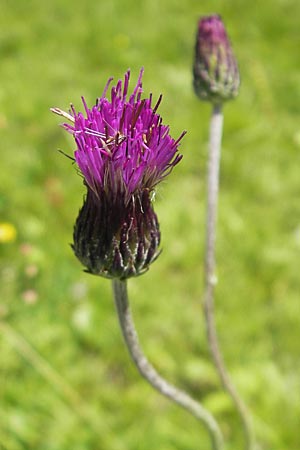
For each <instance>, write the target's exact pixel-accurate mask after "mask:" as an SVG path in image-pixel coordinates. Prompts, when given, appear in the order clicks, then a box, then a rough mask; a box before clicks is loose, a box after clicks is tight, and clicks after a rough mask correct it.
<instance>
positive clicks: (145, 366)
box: [113, 279, 224, 450]
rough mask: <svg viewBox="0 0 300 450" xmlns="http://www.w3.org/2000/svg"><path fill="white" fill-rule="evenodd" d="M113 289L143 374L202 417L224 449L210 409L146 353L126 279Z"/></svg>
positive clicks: (130, 346) (216, 443)
mask: <svg viewBox="0 0 300 450" xmlns="http://www.w3.org/2000/svg"><path fill="white" fill-rule="evenodd" d="M113 293H114V299H115V305H116V309H117V313H118V317H119V322H120V326H121V329H122V333H123V337H124V340H125V343H126V345H127V349H128V351H129V354H130V356H131V358H132V360H133V362H134V364H135V365H136V367H137V369H138V370H139V372H140V374H141V375H142V376H143V377H144V378H145V379H146V380H147V381H148V382H149V383H150V384H151V386H152V387H154V389H156V390H157V391H158V392H160V393H161V394H162V395H164V396H166V397H168V398H169V399H170V400H172V401H173V402H175V403H177V404H178V405H180V406H182V407H183V408H184V409H186V410H187V411H189V412H190V413H191V414H192V415H193V416H194V417H196V418H197V419H198V420H200V421H201V422H202V423H203V425H204V426H205V427H206V428H207V430H208V432H209V434H210V438H211V443H212V448H213V449H214V450H223V448H224V447H223V437H222V433H221V431H220V429H219V426H218V424H217V422H216V421H215V419H214V417H213V416H212V415H211V414H210V412H209V411H207V410H206V409H205V408H204V407H203V406H202V405H201V404H200V403H198V402H196V401H195V400H194V399H193V398H191V397H190V396H189V395H188V394H186V393H185V392H183V391H181V390H179V389H177V388H176V387H174V386H172V385H171V384H169V383H168V382H167V381H166V380H165V379H164V378H163V377H161V376H160V375H159V374H158V373H157V371H156V370H155V369H154V368H153V367H152V365H151V364H150V363H149V361H148V360H147V358H146V356H145V355H144V353H143V351H142V349H141V347H140V344H139V340H138V336H137V332H136V330H135V326H134V322H133V319H132V315H131V311H130V306H129V301H128V294H127V284H126V281H121V280H117V279H115V280H113ZM199 448H200V447H199Z"/></svg>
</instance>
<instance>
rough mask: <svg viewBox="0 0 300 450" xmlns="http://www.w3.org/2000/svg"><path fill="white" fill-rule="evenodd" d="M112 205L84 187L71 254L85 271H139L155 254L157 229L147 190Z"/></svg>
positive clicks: (121, 274) (120, 274)
mask: <svg viewBox="0 0 300 450" xmlns="http://www.w3.org/2000/svg"><path fill="white" fill-rule="evenodd" d="M119 202H120V203H119V204H118V201H117V202H116V203H115V204H114V205H112V204H111V202H110V200H109V198H106V197H105V196H103V197H102V198H101V202H99V200H98V198H97V197H96V196H95V194H94V193H93V192H92V191H90V190H88V193H87V198H86V200H85V202H84V204H83V207H82V209H81V210H80V212H79V216H78V218H77V221H76V224H75V227H74V236H73V237H74V244H73V246H72V248H73V250H74V253H75V255H76V256H77V258H78V259H79V260H80V261H81V263H82V264H83V265H84V266H85V267H86V268H87V272H90V273H92V274H95V275H101V276H103V277H105V278H120V279H126V278H129V277H132V276H137V275H141V274H142V273H144V272H145V271H146V270H148V268H149V265H150V264H151V263H152V262H153V261H154V260H155V259H156V258H157V256H158V255H159V253H160V252H159V250H158V247H159V244H160V231H159V224H158V220H157V217H156V214H155V212H154V211H153V208H152V205H151V200H150V197H149V192H147V190H144V191H143V193H142V194H141V196H137V197H132V199H131V200H130V202H129V203H128V204H127V205H126V206H124V203H123V201H122V199H120V200H119Z"/></svg>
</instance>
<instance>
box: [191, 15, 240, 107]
mask: <svg viewBox="0 0 300 450" xmlns="http://www.w3.org/2000/svg"><path fill="white" fill-rule="evenodd" d="M193 72H194V89H195V92H196V94H197V95H198V97H200V99H201V100H207V101H210V102H212V103H215V104H217V103H222V102H224V101H225V100H230V99H232V98H234V97H236V96H237V94H238V90H239V85H240V77H239V71H238V66H237V62H236V59H235V56H234V54H233V51H232V48H231V45H230V41H229V38H228V36H227V33H226V30H225V27H224V24H223V22H222V19H221V17H220V16H218V15H213V16H208V17H203V18H202V19H200V20H199V23H198V30H197V35H196V47H195V60H194V70H193Z"/></svg>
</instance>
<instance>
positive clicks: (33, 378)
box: [0, 0, 300, 450]
mask: <svg viewBox="0 0 300 450" xmlns="http://www.w3.org/2000/svg"><path fill="white" fill-rule="evenodd" d="M212 12H217V13H219V14H221V15H222V17H223V19H224V21H225V23H226V26H227V28H228V32H229V34H230V36H231V39H232V41H233V46H234V49H235V52H236V55H237V57H238V60H239V64H240V70H241V76H242V87H241V92H240V96H239V97H238V99H237V100H236V101H235V102H232V103H230V104H228V105H226V107H225V129H224V145H223V155H222V170H221V198H220V210H219V226H218V244H217V247H218V249H217V253H218V255H217V256H218V275H219V284H218V289H217V298H216V304H217V310H216V314H217V324H218V331H219V335H220V341H221V346H222V349H223V352H224V357H225V360H226V362H227V365H228V368H229V369H230V372H231V373H232V376H233V378H234V380H235V383H236V384H237V386H238V388H239V390H240V392H241V393H242V395H243V397H244V398H245V400H246V402H247V404H248V405H249V407H250V408H251V410H252V413H253V416H254V423H255V429H256V432H257V436H258V440H259V443H260V444H259V449H261V450H267V449H269V450H283V449H287V448H288V449H289V450H297V449H299V448H300V440H299V415H300V402H299V398H300V378H299V371H300V362H299V351H300V343H299V342H300V339H299V293H300V280H299V269H298V263H297V261H298V260H299V252H300V202H299V198H300V181H299V180H300V178H299V165H300V125H299V102H300V71H299V67H300V53H299V44H300V32H299V15H300V4H299V2H298V1H296V0H266V1H265V2H259V1H258V0H254V1H252V2H245V1H244V0H237V1H233V0H226V1H225V0H219V1H216V0H210V1H208V0H204V1H202V2H199V1H197V2H196V1H194V0H187V1H185V2H179V1H175V0H174V1H171V0H145V1H143V2H140V3H137V2H135V1H133V0H126V1H125V0H106V1H93V0H92V1H90V2H80V1H77V0H74V1H73V2H71V1H69V0H53V1H51V2H41V1H38V0H28V1H26V2H25V1H24V0H20V1H17V2H12V1H10V0H2V2H1V17H0V56H1V83H0V133H1V147H2V149H1V166H0V174H1V185H0V222H1V226H2V239H1V241H0V258H1V259H0V319H1V321H0V377H1V380H0V381H1V382H0V404H1V418H0V447H1V449H3V450H23V449H32V450H34V449H43V450H57V449H59V450H87V449H93V450H102V449H112V450H128V449H130V450H137V449H138V450H150V449H151V450H152V449H154V448H158V449H163V450H190V449H195V448H200V446H201V450H209V449H210V446H209V439H208V436H207V432H206V431H205V430H204V429H203V427H201V426H200V425H198V424H197V422H195V420H194V419H193V418H192V417H189V416H188V414H187V413H185V412H184V411H181V410H180V409H179V408H178V407H176V406H174V405H172V404H170V403H169V402H168V401H167V400H165V399H163V398H160V397H159V396H158V394H157V393H156V392H154V391H153V390H152V389H151V388H150V387H149V386H148V385H147V384H146V383H145V382H144V381H143V380H142V379H140V378H139V376H138V374H137V373H136V370H135V368H134V367H133V366H132V365H131V363H130V361H129V358H128V355H127V353H126V351H125V349H124V345H123V342H122V339H121V336H120V331H119V329H118V324H117V319H116V315H115V312H114V306H113V302H112V298H111V289H110V283H109V282H108V281H107V280H104V279H103V280H102V279H97V278H96V277H92V276H89V275H87V274H85V273H84V272H83V271H82V268H81V267H80V265H79V263H78V262H77V261H76V260H75V258H74V256H73V255H72V251H71V249H70V246H69V243H70V241H71V236H72V227H73V223H74V220H75V218H76V214H77V212H78V209H79V208H80V206H81V202H82V197H83V194H84V188H83V186H82V182H81V179H80V178H79V177H78V176H77V174H76V170H75V168H74V167H72V164H71V162H70V160H68V159H67V158H64V157H63V156H62V155H61V154H60V153H58V152H57V149H63V150H64V151H66V152H69V153H70V152H71V151H72V148H73V143H72V140H71V138H70V137H68V136H66V133H64V132H63V131H62V130H61V129H60V128H59V127H58V126H57V124H58V120H57V119H58V118H57V117H55V116H53V115H51V114H50V112H49V108H50V107H51V106H58V107H61V108H62V109H66V108H68V105H69V104H70V102H74V104H75V106H77V107H79V105H80V96H81V95H84V96H85V97H86V99H87V101H88V102H93V101H94V99H95V98H96V97H97V96H99V95H100V94H101V93H102V90H103V87H104V85H105V83H106V80H107V78H108V77H109V76H110V75H113V76H115V78H119V77H121V76H122V75H123V73H124V72H125V71H126V70H127V68H128V67H130V68H131V70H132V76H133V78H134V79H136V77H137V76H138V72H139V69H140V67H141V66H144V67H145V76H144V88H145V92H146V93H149V92H150V91H151V92H153V94H154V96H158V95H159V94H160V93H161V92H162V93H163V94H164V101H163V104H162V106H161V109H160V112H161V114H162V115H163V118H164V121H165V122H166V123H169V124H170V126H171V130H172V133H173V134H174V136H179V134H180V133H181V131H182V130H183V129H187V130H188V134H187V136H186V138H185V139H184V142H183V144H182V147H181V149H182V152H183V154H184V158H183V161H182V163H181V164H180V165H179V166H178V167H177V168H176V169H175V171H174V172H173V173H172V175H171V176H170V177H169V179H168V182H167V183H165V184H164V185H163V186H161V187H160V188H159V191H158V194H157V200H156V205H155V206H156V210H157V212H158V215H159V218H160V222H161V229H162V235H163V248H164V251H163V253H162V255H161V256H160V258H159V259H158V261H157V262H155V264H154V265H153V266H152V268H151V270H150V271H149V273H147V274H146V275H145V276H143V277H141V278H138V279H136V280H131V281H130V284H129V289H130V296H131V299H132V307H133V313H134V316H135V318H136V323H137V327H138V331H139V333H140V338H141V342H142V344H143V346H144V349H145V352H146V353H147V355H149V358H150V360H152V361H153V363H154V365H155V366H156V367H158V368H159V369H160V370H161V372H162V373H163V374H164V375H165V376H166V377H167V378H169V379H170V380H172V381H173V382H174V383H175V384H177V385H178V386H181V387H183V388H184V389H186V390H188V391H190V392H191V393H193V395H194V396H195V397H197V398H198V399H200V400H202V401H203V403H204V404H205V405H206V406H207V407H208V408H210V410H211V411H212V412H214V413H215V414H216V416H217V418H218V420H219V421H220V424H221V427H222V429H223V431H224V433H225V435H226V438H227V439H228V440H230V442H231V444H230V446H229V447H228V448H230V449H231V450H234V449H237V450H238V449H240V448H242V444H241V439H242V434H241V429H240V423H239V420H238V418H237V416H236V413H235V411H234V410H233V407H232V404H231V402H230V400H229V399H228V398H227V397H226V395H225V394H224V393H222V391H221V390H220V386H219V382H218V379H217V377H216V374H215V372H214V369H213V367H212V365H211V361H210V358H209V354H208V349H207V344H206V340H205V331H204V324H203V316H202V311H201V303H200V300H201V294H202V287H203V286H202V275H201V274H202V269H203V268H202V256H203V233H204V221H205V201H204V199H205V171H206V156H207V154H206V153H207V135H208V123H209V115H210V107H209V105H205V104H201V103H200V102H199V101H198V100H197V99H196V98H195V96H194V94H193V92H192V88H191V84H192V83H191V64H192V57H193V46H194V33H195V29H196V21H197V19H198V17H199V16H200V15H203V14H207V13H212ZM3 224H5V226H6V234H5V233H4V236H8V234H7V227H8V230H10V232H11V233H12V234H10V235H9V236H12V238H10V239H7V238H6V240H5V239H3ZM12 230H13V231H12Z"/></svg>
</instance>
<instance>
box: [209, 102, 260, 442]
mask: <svg viewBox="0 0 300 450" xmlns="http://www.w3.org/2000/svg"><path fill="white" fill-rule="evenodd" d="M222 128H223V114H222V107H221V105H214V107H213V112H212V118H211V126H210V142H209V162H208V193H207V224H206V249H205V294H204V313H205V319H206V327H207V338H208V342H209V347H210V351H211V355H212V358H213V361H214V364H215V367H216V369H217V372H218V374H219V377H220V380H221V382H222V385H223V387H224V389H225V390H226V391H227V392H228V394H229V395H230V396H231V398H232V401H233V403H234V404H235V407H236V409H237V411H238V413H239V415H240V418H241V420H242V424H243V431H244V435H245V440H246V447H245V448H246V449H247V450H253V449H254V436H253V431H252V423H251V419H250V416H249V413H248V411H247V408H246V406H245V404H244V402H243V401H242V399H241V398H240V396H239V394H238V392H237V390H236V388H235V386H234V385H233V383H232V381H231V379H230V376H229V374H228V372H227V370H226V367H225V363H224V360H223V357H222V354H221V351H220V347H219V342H218V337H217V331H216V324H215V317H214V288H215V285H216V282H217V278H216V275H215V265H216V263H215V240H216V220H217V206H218V192H219V167H220V157H221V140H222Z"/></svg>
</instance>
